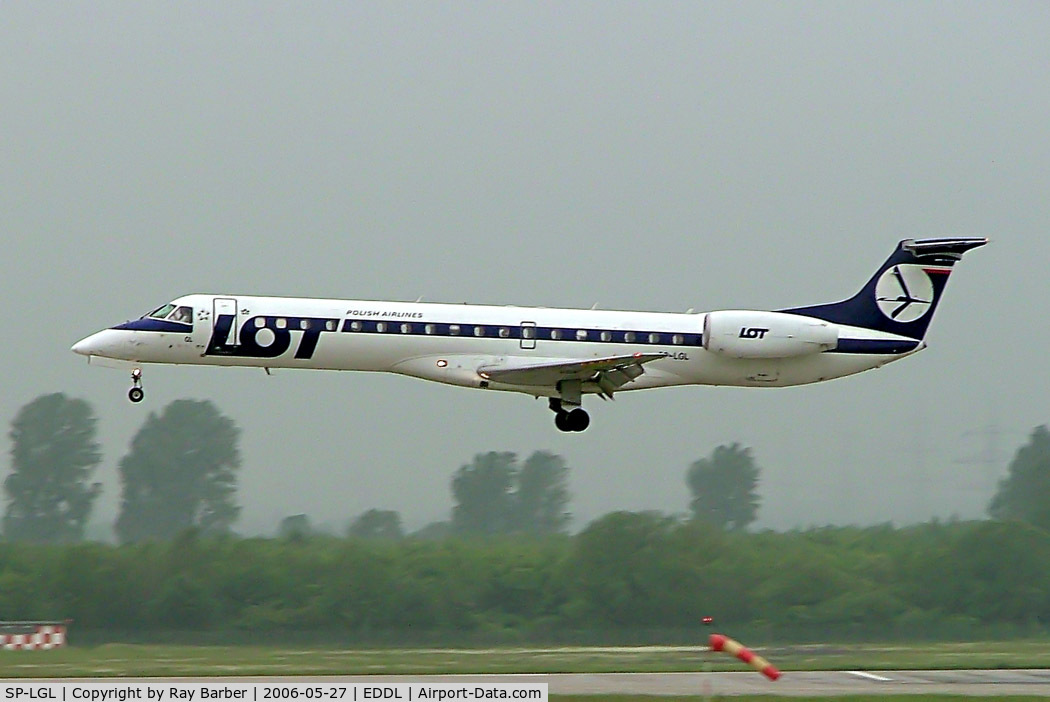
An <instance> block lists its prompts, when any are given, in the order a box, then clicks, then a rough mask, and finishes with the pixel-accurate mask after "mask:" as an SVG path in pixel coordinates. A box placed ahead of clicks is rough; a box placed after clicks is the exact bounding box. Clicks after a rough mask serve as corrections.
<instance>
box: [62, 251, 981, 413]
mask: <svg viewBox="0 0 1050 702" xmlns="http://www.w3.org/2000/svg"><path fill="white" fill-rule="evenodd" d="M987 243H988V239H986V238H977V237H959V238H939V239H905V240H903V241H901V242H899V243H898V244H897V247H896V248H895V249H894V251H893V253H892V254H891V255H890V257H889V258H888V259H887V260H886V262H885V263H883V264H882V266H881V267H879V269H878V270H877V271H876V272H875V275H874V276H872V278H871V279H870V280H869V281H868V282H867V283H866V284H865V285H864V287H863V288H861V290H860V292H858V293H857V294H856V295H854V296H853V297H851V298H849V299H847V300H844V301H842V302H836V303H830V304H822V305H811V306H807V307H793V308H788V309H781V310H773V311H761V310H732V309H730V310H716V311H712V312H706V313H695V312H692V311H690V312H687V313H682V314H673V313H658V312H629V311H614V310H597V309H592V310H582V309H556V308H544V307H516V306H492V305H474V304H440V303H430V302H383V301H374V300H330V299H315V298H293V297H258V296H245V295H226V294H223V295H215V294H193V295H186V296H183V297H179V298H176V299H175V300H172V301H171V302H168V303H166V304H164V305H162V306H160V307H158V308H156V309H155V310H153V311H152V312H149V313H147V314H145V315H143V316H142V317H141V318H139V319H136V320H132V321H129V322H125V323H124V324H118V325H116V326H114V327H111V328H109V329H105V330H102V331H99V332H97V333H95V334H92V335H91V336H88V337H87V338H85V339H82V340H81V341H78V342H77V343H76V344H74V345H73V347H72V351H73V352H75V353H77V354H81V355H84V356H87V357H88V360H89V363H93V364H97V365H110V366H117V367H123V368H125V369H127V368H130V369H131V380H132V387H131V389H130V390H129V392H128V398H129V399H130V400H131V401H132V402H141V401H142V399H143V397H144V391H143V389H142V366H143V364H147V363H164V364H187V365H214V366H251V367H260V368H263V369H265V370H266V372H267V373H269V372H270V369H272V368H310V369H321V370H356V371H378V372H386V373H398V374H401V375H407V376H412V377H415V378H422V379H424V380H432V381H436V382H439V383H446V384H449V385H458V386H463V387H468V388H480V389H487V390H503V391H510V392H518V393H524V394H526V395H532V396H534V397H536V398H540V397H545V398H547V399H548V406H549V408H550V409H551V410H552V411H553V412H554V417H555V420H554V421H555V425H556V426H557V428H558V429H560V430H561V431H565V432H581V431H584V430H585V429H586V428H587V427H588V426H589V424H590V417H589V415H588V414H587V412H586V410H584V409H583V407H582V405H583V398H584V396H586V395H597V396H598V397H600V398H603V399H613V397H614V396H615V395H616V394H618V393H620V392H627V391H629V390H643V389H648V388H659V387H668V386H678V385H731V386H743V387H784V386H790V385H802V384H807V383H817V382H821V381H825V380H830V379H832V378H839V377H842V376H847V375H852V374H854V373H860V372H862V371H866V370H870V369H872V368H878V367H880V366H884V365H886V364H887V363H890V362H891V361H896V360H898V359H901V358H904V357H905V356H910V355H911V354H913V353H916V352H918V351H921V350H922V349H924V348H926V342H925V341H924V337H925V335H926V329H927V327H928V326H929V324H930V320H931V318H932V317H933V313H934V311H935V310H936V308H937V303H938V302H939V301H940V299H941V296H942V295H943V293H944V288H945V285H946V284H947V282H948V275H949V274H950V273H951V271H952V267H953V266H954V265H955V263H956V262H957V261H958V260H960V259H961V258H962V256H963V254H964V253H965V252H967V251H969V250H970V249H974V248H977V247H979V246H983V245H985V244H987Z"/></svg>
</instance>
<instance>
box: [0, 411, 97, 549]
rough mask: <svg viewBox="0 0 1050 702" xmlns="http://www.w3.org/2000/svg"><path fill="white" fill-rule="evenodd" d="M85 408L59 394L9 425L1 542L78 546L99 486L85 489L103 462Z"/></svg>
mask: <svg viewBox="0 0 1050 702" xmlns="http://www.w3.org/2000/svg"><path fill="white" fill-rule="evenodd" d="M95 425H96V419H95V416H94V414H92V411H91V406H90V405H88V403H87V402H85V401H83V400H78V399H72V398H68V397H66V396H65V395H64V394H62V393H54V394H51V395H42V396H41V397H38V398H37V399H35V400H33V401H32V402H30V403H29V404H27V405H25V406H24V407H22V409H21V410H20V411H19V413H18V415H17V416H16V417H15V420H14V422H12V424H11V432H10V434H9V436H10V437H11V468H12V472H11V474H10V475H8V476H7V478H6V479H5V480H4V492H6V493H7V499H8V502H7V509H6V510H5V511H4V519H3V526H4V536H5V537H6V538H7V539H10V540H17V539H21V540H28V541H46V542H67V541H77V540H80V539H81V538H82V537H83V535H84V524H85V522H86V521H87V518H88V515H89V514H90V513H91V507H92V505H93V504H94V502H95V498H96V497H98V495H99V493H100V492H101V484H100V483H92V484H90V485H89V484H88V482H87V481H88V478H89V477H90V476H91V473H92V471H94V470H95V467H96V466H97V465H98V463H99V461H101V460H102V456H101V454H100V453H99V447H98V443H97V442H96V441H95Z"/></svg>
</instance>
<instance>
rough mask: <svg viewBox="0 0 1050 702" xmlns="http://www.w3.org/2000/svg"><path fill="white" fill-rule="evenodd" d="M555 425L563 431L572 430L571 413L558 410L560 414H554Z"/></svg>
mask: <svg viewBox="0 0 1050 702" xmlns="http://www.w3.org/2000/svg"><path fill="white" fill-rule="evenodd" d="M554 426H556V427H558V428H559V429H561V430H562V431H572V426H571V425H570V424H569V413H568V412H558V414H556V415H554Z"/></svg>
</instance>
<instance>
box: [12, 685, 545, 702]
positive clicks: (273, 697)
mask: <svg viewBox="0 0 1050 702" xmlns="http://www.w3.org/2000/svg"><path fill="white" fill-rule="evenodd" d="M0 690H2V693H0V702H4V701H10V702H30V701H33V702H51V701H54V702H128V701H129V700H143V701H144V702H205V701H208V702H226V701H228V700H242V701H244V702H271V701H272V702H287V701H289V700H297V701H298V700H321V701H325V700H339V701H341V702H357V700H403V701H404V702H413V701H414V700H437V701H441V702H444V701H445V700H541V701H542V702H547V683H533V682H521V683H473V682H461V683H361V682H354V683H338V682H335V683H308V682H287V683H285V682H278V681H274V682H262V683H256V682H252V683H239V682H222V681H215V682H203V683H163V682H141V683H132V682H121V681H117V680H114V681H113V682H90V683H88V682H85V683H76V682H61V683H59V682H55V683H38V682H15V681H4V682H0Z"/></svg>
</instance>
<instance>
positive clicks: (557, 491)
mask: <svg viewBox="0 0 1050 702" xmlns="http://www.w3.org/2000/svg"><path fill="white" fill-rule="evenodd" d="M568 475H569V468H568V466H566V465H565V459H563V458H562V457H561V456H557V455H555V454H553V453H548V452H546V451H536V452H534V453H533V454H532V455H531V456H529V457H528V458H527V459H526V460H525V463H524V465H522V466H520V467H519V465H518V457H517V456H516V455H515V454H513V453H510V452H503V453H497V452H495V451H490V452H489V453H479V454H477V455H476V456H474V460H473V462H472V463H471V464H470V465H465V466H461V467H460V469H459V470H458V471H456V474H455V476H453V479H452V495H453V498H454V499H455V502H456V504H455V506H454V507H453V508H452V531H453V532H456V533H460V534H463V533H473V534H506V533H511V532H516V531H524V532H529V533H534V534H552V533H557V532H561V531H564V530H565V528H566V526H567V525H568V523H569V519H570V518H571V516H572V515H570V514H569V513H568V512H567V511H566V507H567V506H568V503H569V490H568V487H567V486H566V484H567V482H568Z"/></svg>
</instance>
